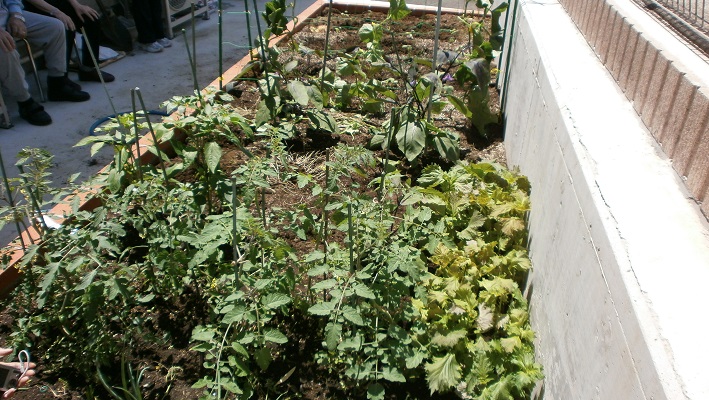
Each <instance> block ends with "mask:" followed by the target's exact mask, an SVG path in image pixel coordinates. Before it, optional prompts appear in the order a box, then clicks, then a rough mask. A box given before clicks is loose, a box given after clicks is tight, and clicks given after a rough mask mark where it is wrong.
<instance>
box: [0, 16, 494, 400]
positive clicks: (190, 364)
mask: <svg viewBox="0 0 709 400" xmlns="http://www.w3.org/2000/svg"><path fill="white" fill-rule="evenodd" d="M384 17H385V15H384V14H381V13H375V12H370V13H366V14H346V13H341V12H337V11H336V13H335V14H334V15H333V17H332V23H333V26H334V28H333V29H331V31H330V49H331V50H332V51H345V50H347V49H350V48H352V47H355V46H361V45H362V43H361V41H360V39H359V37H358V35H357V30H358V29H359V27H360V26H361V25H362V23H364V22H366V21H371V20H382V19H383V18H384ZM326 26H327V25H326V18H324V17H320V18H316V19H313V20H311V21H307V26H306V27H305V28H304V29H303V30H302V31H301V32H300V33H299V34H297V35H296V36H295V38H296V40H297V41H298V42H299V43H300V44H301V45H305V46H307V47H309V48H312V49H321V48H323V46H324V41H325V33H326V31H327V28H326ZM441 26H442V28H443V29H442V31H441V32H442V35H441V38H440V43H441V49H442V50H450V51H455V50H457V49H458V47H459V46H460V44H461V43H466V42H467V40H468V38H467V32H466V31H465V30H464V29H463V26H462V25H461V24H460V22H459V20H458V17H457V16H453V15H444V16H443V18H442V22H441ZM434 27H435V16H434V15H424V16H416V17H409V18H407V19H405V20H404V21H399V22H396V23H395V24H394V25H393V29H392V36H393V37H394V38H395V39H393V40H392V39H391V38H390V37H387V38H385V40H384V43H385V45H386V46H388V47H387V48H386V49H385V52H386V53H387V54H391V55H395V54H396V53H397V52H398V51H399V50H400V49H402V48H407V49H410V50H411V52H412V53H410V52H409V53H407V55H406V56H407V57H412V56H415V57H431V52H432V47H433V29H434ZM283 57H285V58H288V57H297V58H298V60H299V66H298V68H299V71H300V73H302V74H313V71H317V70H318V69H319V68H320V65H321V62H322V60H321V59H318V58H317V57H315V56H312V57H305V56H302V55H293V54H284V55H283ZM235 87H236V89H235V91H234V92H235V93H237V92H238V94H239V98H238V99H237V101H236V102H235V104H234V106H235V107H237V108H238V109H239V110H242V111H243V115H244V116H246V117H248V118H253V116H254V113H255V110H256V104H257V102H258V99H259V98H258V92H257V90H256V89H255V87H254V86H253V84H252V83H250V82H240V83H238V84H237V85H236V86H235ZM491 95H492V101H491V104H494V105H497V104H498V99H497V92H496V90H494V89H492V90H491ZM450 108H451V109H449V110H446V111H445V112H444V113H443V114H440V115H438V116H434V120H435V123H436V124H437V125H438V126H439V127H441V128H444V129H448V130H450V131H455V132H457V133H458V134H459V135H460V147H461V158H463V159H465V160H468V161H472V162H475V161H480V160H492V161H497V162H499V163H501V164H505V162H506V159H505V151H504V146H503V143H502V137H501V132H502V130H501V128H499V127H498V128H497V130H496V133H493V134H492V135H490V136H489V137H488V138H487V139H483V138H482V137H481V136H480V135H479V134H477V132H475V130H474V129H473V128H471V126H470V124H469V122H468V121H467V120H466V118H465V117H464V116H462V115H460V113H458V112H457V111H455V110H454V109H453V108H452V107H450ZM353 111H356V110H353ZM332 113H334V111H332ZM333 115H334V116H335V118H336V119H337V115H335V114H333ZM365 118H367V122H368V123H370V124H372V125H379V126H381V125H382V124H383V123H384V121H383V119H382V118H383V117H377V116H374V117H372V116H366V117H365ZM370 138H371V136H370V135H369V133H368V132H367V131H366V129H365V128H362V129H361V132H358V133H355V134H341V135H338V136H333V135H329V134H328V135H324V134H322V133H318V132H312V131H308V132H306V133H305V134H303V135H302V136H300V137H297V138H294V139H293V140H291V141H290V142H289V150H290V154H289V157H291V159H292V164H293V165H294V166H296V168H299V169H302V170H303V171H304V172H305V171H307V172H308V173H310V174H313V175H317V174H318V171H321V170H324V167H323V164H324V162H325V160H326V154H327V149H328V148H330V147H332V146H334V145H336V144H338V143H344V144H347V145H351V146H366V145H367V143H368V142H369V140H370ZM249 149H250V150H251V151H252V152H254V153H261V152H263V151H264V147H263V145H262V144H260V143H258V142H255V143H250V144H249ZM244 159H245V156H244V155H243V153H242V152H241V151H239V150H237V149H228V148H225V149H224V152H223V156H222V168H223V169H224V170H226V171H229V170H231V169H233V168H235V167H236V166H238V165H240V164H241V163H243V162H244ZM429 162H441V160H440V159H436V157H432V158H431V159H430V160H427V159H424V161H423V162H422V163H421V165H425V164H426V163H429ZM421 165H420V166H419V167H418V168H420V167H421ZM407 172H408V173H409V174H411V175H412V176H413V175H415V171H407ZM371 173H372V176H375V174H376V171H371ZM183 178H184V179H186V180H189V179H190V177H189V176H185V177H183ZM356 179H359V180H360V182H358V183H360V184H362V187H365V188H366V183H367V182H368V181H369V179H370V178H356V177H355V178H353V182H352V183H356V181H355V180H356ZM310 201H311V196H310V191H309V190H307V191H303V190H301V189H299V188H298V186H297V184H296V183H295V182H274V183H273V187H272V191H269V193H268V194H267V204H268V206H269V207H271V208H278V207H281V208H285V207H286V206H292V205H293V204H308V203H309V202H310ZM291 235H292V234H291ZM286 239H288V240H289V242H290V244H291V245H292V246H293V247H294V248H296V249H297V250H298V251H302V252H303V253H305V252H309V251H311V250H312V248H313V246H314V244H313V241H301V240H297V239H296V238H294V237H290V238H288V237H286ZM206 309H207V305H205V304H199V303H198V302H195V301H194V300H193V298H192V297H190V296H189V291H188V292H187V293H186V294H185V295H184V296H182V297H181V298H179V299H177V300H174V301H172V302H171V303H168V302H164V304H155V306H154V307H151V308H150V309H144V310H138V309H136V310H135V311H136V313H137V314H139V315H141V316H142V317H143V318H145V321H146V324H145V326H144V328H145V329H146V331H149V332H152V333H153V334H154V335H155V336H156V337H158V336H162V337H165V335H167V336H168V337H169V338H170V343H169V346H158V345H157V344H155V341H151V340H143V339H142V338H134V348H133V351H132V354H131V357H132V358H131V359H130V360H128V361H129V362H130V363H131V364H132V365H133V366H134V368H138V369H140V370H143V379H142V381H141V387H142V389H143V393H144V395H145V398H146V399H196V398H198V397H199V396H200V394H201V393H202V389H192V388H191V385H192V384H193V383H194V382H196V381H197V380H198V379H199V378H201V377H202V376H203V375H204V373H205V372H204V371H203V369H202V358H201V354H200V353H197V352H193V351H190V343H189V339H190V334H191V331H192V328H193V327H194V326H195V325H197V324H199V323H200V321H195V320H194V316H195V315H199V314H200V313H203V312H205V310H206ZM289 321H290V322H289V323H284V324H282V325H281V329H282V330H283V331H284V333H285V334H286V335H287V336H288V337H289V338H290V340H289V342H288V344H286V345H285V350H284V352H283V354H284V355H285V354H287V355H288V357H290V358H289V359H285V358H282V359H278V358H276V359H275V360H274V362H273V364H272V368H269V371H268V375H269V376H268V380H269V381H270V382H272V383H273V382H278V381H279V379H281V378H283V377H284V376H286V375H288V374H289V371H293V372H292V375H290V377H289V378H288V379H286V380H285V382H283V383H282V385H283V387H284V388H285V387H287V388H288V390H287V391H288V392H289V393H298V394H299V395H298V397H289V398H302V399H345V398H366V395H365V394H364V393H362V392H358V391H356V390H355V391H353V390H350V389H349V388H345V387H343V386H342V383H341V380H340V379H339V378H338V376H337V375H335V374H334V373H333V372H332V371H330V370H329V369H328V366H326V365H318V364H316V363H315V362H314V361H313V355H314V353H315V352H316V351H318V350H319V349H320V348H321V342H320V340H321V339H319V338H317V337H314V335H312V334H311V333H312V332H316V331H318V327H317V324H318V321H316V320H314V319H313V318H312V317H310V316H307V315H300V316H298V317H296V318H292V319H290V320H289ZM12 325H13V321H12V320H11V319H10V318H9V317H8V315H7V313H5V312H0V338H2V337H5V336H6V335H8V334H9V333H10V332H11V330H12V329H11V326H12ZM1 344H2V339H0V345H1ZM35 357H36V359H37V362H38V363H39V367H38V368H37V372H38V375H37V377H36V378H35V379H33V380H32V382H31V383H30V385H29V387H28V388H27V389H25V390H22V391H21V392H20V393H18V394H17V396H16V398H17V399H20V400H38V399H63V400H70V399H71V400H78V399H84V398H88V397H87V396H86V393H84V389H85V388H84V385H83V384H82V382H81V381H80V380H79V378H77V377H76V376H75V375H73V374H72V369H71V366H70V365H67V366H61V367H55V369H54V371H53V372H52V373H49V372H48V371H47V368H46V367H45V364H48V363H51V360H45V359H43V358H42V355H41V354H36V355H35ZM284 357H285V356H284ZM104 372H105V373H110V375H112V376H120V373H119V372H118V371H117V370H116V371H104ZM256 389H257V393H259V388H256ZM284 392H286V390H285V389H284ZM428 393H429V392H428V389H427V388H426V387H425V382H423V383H422V384H421V385H420V387H417V386H416V385H411V384H407V385H399V386H397V385H391V386H390V387H388V388H387V394H388V398H391V399H406V398H412V399H413V398H432V397H430V396H428ZM259 394H260V393H259ZM94 395H95V396H96V398H109V397H108V394H107V393H105V392H97V393H95V394H94ZM258 398H266V397H264V396H258ZM446 398H451V395H447V396H446Z"/></svg>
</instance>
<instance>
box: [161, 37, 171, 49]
mask: <svg viewBox="0 0 709 400" xmlns="http://www.w3.org/2000/svg"><path fill="white" fill-rule="evenodd" d="M158 44H159V45H160V46H162V47H171V46H172V42H171V41H170V39H168V38H162V39H158Z"/></svg>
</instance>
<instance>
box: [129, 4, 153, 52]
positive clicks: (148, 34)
mask: <svg viewBox="0 0 709 400" xmlns="http://www.w3.org/2000/svg"><path fill="white" fill-rule="evenodd" d="M131 13H132V14H133V20H134V21H135V29H136V30H137V31H138V42H139V43H142V44H150V43H153V42H155V41H156V40H158V39H160V38H159V37H155V36H154V35H153V28H152V23H153V21H152V14H151V4H150V1H147V0H134V1H132V2H131Z"/></svg>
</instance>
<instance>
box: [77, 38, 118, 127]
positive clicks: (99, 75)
mask: <svg viewBox="0 0 709 400" xmlns="http://www.w3.org/2000/svg"><path fill="white" fill-rule="evenodd" d="M81 36H82V37H83V38H84V41H85V44H86V46H87V47H88V48H89V54H90V55H91V61H92V62H93V63H94V68H96V73H97V74H98V78H99V79H100V80H101V85H102V86H103V90H104V92H106V97H108V103H109V104H110V105H111V109H112V110H113V115H118V111H116V106H115V105H113V100H111V95H110V94H109V93H108V87H107V86H106V82H104V80H103V74H102V73H101V67H99V65H98V59H97V58H96V54H94V51H93V49H91V43H90V42H89V38H88V36H86V30H85V29H84V27H83V26H82V27H81Z"/></svg>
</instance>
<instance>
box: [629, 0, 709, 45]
mask: <svg viewBox="0 0 709 400" xmlns="http://www.w3.org/2000/svg"><path fill="white" fill-rule="evenodd" d="M635 1H637V2H639V3H641V4H643V5H644V6H645V8H647V9H648V10H650V11H652V12H653V13H655V14H656V15H657V16H658V17H660V18H661V19H663V20H664V21H665V22H667V23H668V24H669V25H670V26H671V27H672V28H674V29H675V30H677V31H678V32H679V33H681V34H682V35H683V36H684V37H685V38H686V39H687V40H689V41H690V42H691V43H692V44H694V45H695V46H696V47H697V48H698V49H699V50H701V51H703V52H704V53H705V54H706V55H708V56H709V4H708V3H709V0H635Z"/></svg>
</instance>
